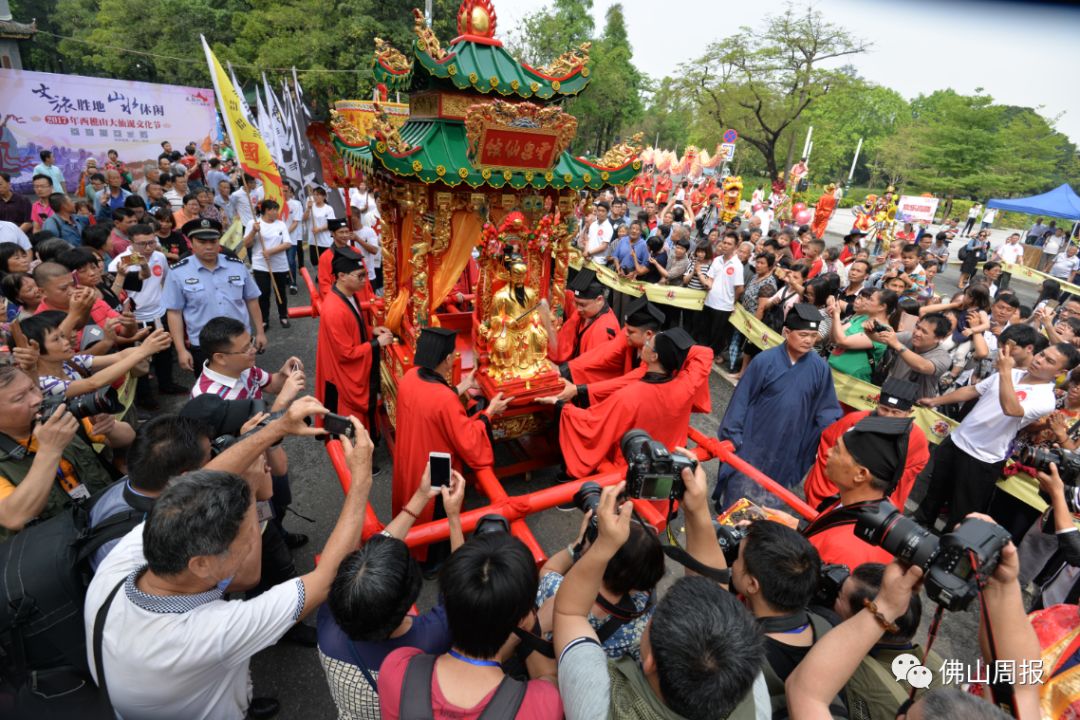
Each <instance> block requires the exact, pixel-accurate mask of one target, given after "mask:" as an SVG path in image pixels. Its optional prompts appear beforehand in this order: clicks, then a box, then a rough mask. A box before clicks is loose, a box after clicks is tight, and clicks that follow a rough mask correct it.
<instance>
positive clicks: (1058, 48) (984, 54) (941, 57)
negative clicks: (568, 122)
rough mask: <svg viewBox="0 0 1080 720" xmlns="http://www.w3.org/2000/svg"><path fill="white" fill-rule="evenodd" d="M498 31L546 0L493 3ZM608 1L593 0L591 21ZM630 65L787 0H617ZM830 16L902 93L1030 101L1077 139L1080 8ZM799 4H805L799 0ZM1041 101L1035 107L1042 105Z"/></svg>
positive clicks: (869, 65)
mask: <svg viewBox="0 0 1080 720" xmlns="http://www.w3.org/2000/svg"><path fill="white" fill-rule="evenodd" d="M494 4H495V10H496V12H497V14H498V29H497V34H498V35H500V36H503V37H505V36H506V35H507V34H508V33H509V32H510V30H511V29H512V28H514V27H517V26H519V23H520V21H521V19H522V18H523V17H524V16H525V15H526V14H528V13H530V12H532V11H534V10H535V9H537V8H539V7H542V6H543V5H544V3H542V2H537V0H494ZM612 4H613V0H593V5H594V7H593V10H594V15H595V17H596V23H597V27H598V28H599V27H603V18H604V13H605V12H606V10H607V8H608V7H609V6H610V5H612ZM622 5H623V8H624V10H625V13H626V18H627V26H628V30H629V34H630V42H631V44H632V46H633V50H634V62H635V64H636V65H637V66H638V68H640V69H641V70H642V71H644V72H646V73H648V74H649V75H651V76H653V77H662V76H664V75H672V74H675V71H676V68H677V67H678V65H679V63H681V62H684V61H687V60H691V59H693V58H694V57H696V56H697V55H699V54H700V50H701V49H703V48H704V47H705V46H706V45H708V43H710V42H712V41H713V40H717V39H720V38H722V37H724V36H726V35H729V34H731V33H733V32H736V31H737V30H738V28H739V27H740V26H742V25H751V26H759V25H760V24H761V18H762V17H763V16H764V15H766V14H770V13H779V12H782V11H783V9H784V7H785V2H784V0H754V1H753V2H716V0H709V1H706V0H674V1H672V2H663V1H660V0H622ZM815 6H816V7H817V8H818V9H820V10H821V12H822V13H823V14H824V15H825V17H826V18H828V19H829V20H830V21H832V22H834V23H838V24H841V25H844V26H845V27H847V28H848V30H850V31H852V32H854V33H856V34H859V35H861V36H862V37H863V38H864V39H866V40H868V41H870V42H872V43H873V48H872V49H871V51H870V52H868V53H865V54H863V55H859V56H856V57H855V58H854V59H852V60H851V62H852V64H854V65H855V66H856V67H857V68H858V70H859V73H860V74H861V75H862V76H863V77H865V78H867V79H868V80H871V81H873V82H876V83H879V84H882V85H887V86H889V87H891V88H893V89H895V90H897V91H898V92H900V93H901V94H902V95H904V96H905V97H907V98H909V99H910V98H912V97H914V96H916V95H918V94H919V93H928V92H932V91H933V90H937V89H942V88H946V87H951V88H953V89H955V90H956V91H958V92H961V93H972V92H974V90H975V88H978V87H981V88H983V89H984V90H985V92H988V93H989V94H990V95H992V96H993V97H994V98H995V100H996V101H998V102H1000V103H1004V104H1009V105H1020V106H1024V107H1033V108H1035V109H1037V110H1038V111H1039V112H1040V113H1042V115H1043V116H1045V117H1047V118H1048V119H1053V118H1057V122H1056V127H1057V129H1058V130H1060V131H1061V132H1064V133H1065V134H1066V135H1068V136H1069V137H1070V139H1071V140H1072V141H1073V142H1075V143H1077V144H1080V89H1077V88H1076V86H1075V83H1074V82H1072V79H1073V78H1074V77H1075V74H1076V72H1077V71H1078V69H1080V9H1077V10H1073V9H1071V8H1068V7H1067V6H1046V5H1039V4H1035V3H1027V2H976V1H974V0H972V1H957V0H951V1H950V0H937V2H931V1H929V0H891V1H890V2H882V1H881V0H818V1H817V2H816V3H815ZM797 7H800V8H801V7H803V5H802V3H799V4H798V5H797ZM1040 106H1041V107H1040Z"/></svg>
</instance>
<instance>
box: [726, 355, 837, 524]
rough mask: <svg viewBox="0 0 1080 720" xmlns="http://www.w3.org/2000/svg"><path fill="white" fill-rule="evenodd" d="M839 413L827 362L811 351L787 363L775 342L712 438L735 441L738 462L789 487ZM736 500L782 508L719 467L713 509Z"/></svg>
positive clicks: (749, 374) (755, 366)
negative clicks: (743, 462)
mask: <svg viewBox="0 0 1080 720" xmlns="http://www.w3.org/2000/svg"><path fill="white" fill-rule="evenodd" d="M841 414H842V413H841V412H840V404H839V403H838V402H837V400H836V391H835V389H834V388H833V381H832V374H831V373H830V371H829V365H828V363H826V362H825V360H823V359H822V358H821V356H820V355H818V354H817V353H814V352H809V353H807V354H806V355H803V356H802V357H801V358H799V360H798V362H795V363H792V362H791V357H790V356H789V355H788V353H787V346H786V345H785V344H780V345H778V346H777V347H774V348H772V349H770V350H766V351H764V352H762V353H759V354H758V355H757V356H756V357H755V358H754V359H753V360H752V361H751V362H750V365H749V366H748V367H747V368H746V372H745V373H744V375H743V377H742V379H741V380H740V381H739V384H738V385H737V386H736V387H735V392H734V394H733V395H732V396H731V403H730V404H729V405H728V407H727V411H726V412H725V413H724V419H723V421H722V422H721V423H720V430H719V432H718V433H717V435H718V437H719V438H720V439H721V440H730V441H731V442H732V443H734V444H735V452H736V454H737V455H738V456H739V457H740V458H741V459H743V460H745V461H746V462H748V463H750V464H751V465H753V466H754V467H756V468H757V469H758V470H760V471H761V472H763V473H765V474H766V475H768V476H769V477H771V478H772V479H773V480H776V481H777V482H778V483H780V484H781V485H783V486H784V487H787V488H793V487H795V486H796V485H798V484H799V482H800V481H801V480H802V479H803V476H804V475H806V472H807V470H809V469H810V466H811V465H813V463H814V456H815V453H816V451H817V446H818V440H819V439H820V438H821V432H822V431H823V430H824V429H825V428H827V427H828V426H829V425H831V424H832V423H833V422H835V421H836V420H838V419H839V418H840V415H841ZM741 497H745V498H748V499H750V500H752V501H754V502H755V503H757V504H759V505H767V506H769V507H782V506H783V503H782V502H781V501H780V500H779V499H777V498H776V497H775V496H774V495H772V494H771V493H768V492H766V491H765V489H764V488H762V487H761V486H760V485H758V484H757V483H756V482H754V481H753V480H751V479H750V478H748V477H746V476H745V475H743V474H742V473H740V472H737V471H736V470H735V469H734V468H732V467H731V466H729V465H721V466H720V472H719V474H718V475H717V480H716V490H715V491H714V492H713V499H714V500H716V506H717V510H723V509H724V508H725V507H727V506H728V505H730V504H731V503H733V502H735V501H736V500H738V499H739V498H741Z"/></svg>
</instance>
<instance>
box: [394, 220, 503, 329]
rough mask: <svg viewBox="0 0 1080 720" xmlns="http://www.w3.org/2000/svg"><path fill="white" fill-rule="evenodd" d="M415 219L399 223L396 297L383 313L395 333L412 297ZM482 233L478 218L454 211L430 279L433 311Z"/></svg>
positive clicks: (466, 261) (429, 297) (448, 291)
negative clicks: (446, 240)
mask: <svg viewBox="0 0 1080 720" xmlns="http://www.w3.org/2000/svg"><path fill="white" fill-rule="evenodd" d="M414 223H415V217H414V214H413V213H409V214H408V215H406V216H405V219H404V221H403V222H402V224H401V238H400V240H399V243H400V244H401V247H402V248H403V251H402V253H401V256H402V257H401V262H400V264H399V265H398V280H397V283H398V294H397V296H396V297H395V298H394V302H393V303H391V304H390V308H389V309H388V310H387V311H386V326H387V327H388V328H390V329H391V330H392V331H394V332H395V333H397V332H399V331H400V330H401V323H402V321H403V320H404V319H405V313H406V311H407V310H408V308H409V299H410V298H411V297H412V263H410V262H409V260H410V259H411V258H412V244H413V226H414ZM482 230H483V222H482V221H481V220H480V217H479V216H478V215H477V214H476V213H475V212H473V211H471V210H457V211H455V212H454V214H453V216H451V218H450V247H448V248H447V249H446V250H445V251H444V252H443V254H442V255H440V256H439V258H438V266H437V267H436V268H435V272H434V275H433V277H432V278H431V287H430V288H429V293H428V299H429V301H430V303H431V304H430V307H432V308H437V307H439V305H441V304H442V302H443V300H445V299H446V298H447V296H448V295H449V294H450V291H451V290H453V289H454V285H455V284H457V281H458V278H460V277H461V273H463V272H464V271H465V267H466V266H467V265H468V264H469V258H471V257H472V250H473V247H474V246H475V245H476V240H477V239H478V238H479V237H480V233H481V231H482Z"/></svg>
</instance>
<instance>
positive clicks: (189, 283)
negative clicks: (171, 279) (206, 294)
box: [184, 278, 199, 285]
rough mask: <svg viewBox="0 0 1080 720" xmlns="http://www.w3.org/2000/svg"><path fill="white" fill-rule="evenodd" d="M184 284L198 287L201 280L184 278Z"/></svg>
mask: <svg viewBox="0 0 1080 720" xmlns="http://www.w3.org/2000/svg"><path fill="white" fill-rule="evenodd" d="M184 282H185V283H186V284H188V285H198V284H199V278H184Z"/></svg>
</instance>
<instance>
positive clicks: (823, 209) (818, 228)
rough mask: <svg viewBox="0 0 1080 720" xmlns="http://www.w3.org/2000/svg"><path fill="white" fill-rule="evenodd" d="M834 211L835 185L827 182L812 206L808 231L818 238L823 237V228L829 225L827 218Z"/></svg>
mask: <svg viewBox="0 0 1080 720" xmlns="http://www.w3.org/2000/svg"><path fill="white" fill-rule="evenodd" d="M835 213H836V185H834V184H832V183H829V184H828V185H826V186H825V192H823V193H822V194H821V197H819V198H818V201H817V205H815V206H814V221H813V222H812V223H810V232H811V233H813V234H814V237H816V238H817V239H819V240H824V239H825V230H826V229H827V228H828V226H829V219H830V218H832V216H833V215H834V214H835Z"/></svg>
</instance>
